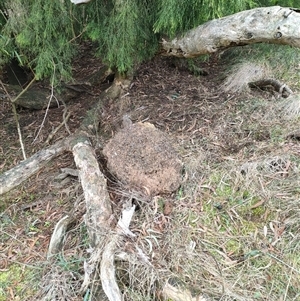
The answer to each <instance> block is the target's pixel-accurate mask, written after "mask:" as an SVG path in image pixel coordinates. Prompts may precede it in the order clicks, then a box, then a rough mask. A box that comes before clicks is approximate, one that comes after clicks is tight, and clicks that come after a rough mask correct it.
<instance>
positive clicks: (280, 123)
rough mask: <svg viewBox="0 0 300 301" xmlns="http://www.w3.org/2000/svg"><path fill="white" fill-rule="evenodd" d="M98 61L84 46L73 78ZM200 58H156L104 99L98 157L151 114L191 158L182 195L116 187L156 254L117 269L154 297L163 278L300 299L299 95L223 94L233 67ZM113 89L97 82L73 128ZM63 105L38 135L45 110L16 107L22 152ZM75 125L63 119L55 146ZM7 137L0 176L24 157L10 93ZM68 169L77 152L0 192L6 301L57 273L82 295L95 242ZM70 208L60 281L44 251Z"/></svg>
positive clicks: (115, 194)
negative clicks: (191, 62) (125, 123)
mask: <svg viewBox="0 0 300 301" xmlns="http://www.w3.org/2000/svg"><path fill="white" fill-rule="evenodd" d="M101 66H102V65H101V64H99V62H98V60H97V59H95V58H93V57H91V56H86V55H85V53H81V55H80V56H78V59H77V60H76V62H75V63H74V74H75V75H76V76H75V77H76V80H78V81H80V80H82V79H84V78H86V77H87V75H89V74H92V73H94V72H97V70H99V69H100V68H101ZM199 67H200V68H201V69H202V70H205V74H206V75H197V74H194V73H193V72H191V71H189V69H188V68H185V67H178V65H174V63H173V61H172V60H171V59H169V58H154V59H153V60H152V61H150V62H147V63H144V64H142V65H141V67H140V68H139V69H138V70H137V72H136V74H135V77H134V80H133V82H132V83H131V85H130V87H129V88H128V90H127V93H125V94H124V95H122V97H121V98H119V99H118V100H117V101H116V100H111V101H110V100H107V101H106V102H104V103H103V105H102V112H101V114H102V116H101V122H100V125H99V132H98V133H97V134H96V136H97V139H98V144H97V145H95V148H96V153H97V155H98V156H99V158H102V155H101V153H102V149H103V147H104V146H105V145H106V144H107V142H108V140H109V139H110V138H111V137H112V136H114V134H115V133H116V132H117V131H118V130H119V129H120V128H121V125H122V118H123V116H124V115H128V116H129V117H130V119H131V120H132V122H133V123H135V122H146V121H147V122H149V123H152V124H153V125H154V126H155V127H156V128H157V129H159V130H161V131H163V132H165V133H167V134H168V135H169V136H170V138H171V139H172V141H174V146H175V148H176V150H177V152H178V154H179V155H180V158H181V160H182V162H183V166H184V170H183V175H182V177H183V182H182V185H181V187H180V189H179V190H178V191H176V192H174V193H173V194H169V195H158V196H155V197H154V198H152V199H147V201H145V199H143V198H142V197H141V199H140V202H139V197H137V196H136V192H135V191H132V190H130V189H128V190H126V188H125V187H124V186H120V187H119V188H118V191H113V190H114V187H115V186H114V185H111V190H112V191H111V197H112V202H113V203H114V206H117V205H116V203H117V202H118V201H119V199H121V197H123V196H130V195H131V196H132V195H133V196H134V198H136V199H137V201H138V202H139V206H138V207H139V209H138V210H137V211H136V214H135V216H134V219H133V223H132V225H131V226H130V228H132V229H131V230H132V232H133V233H135V234H136V235H137V238H135V239H134V241H132V239H130V240H128V242H127V243H126V248H127V251H128V252H129V253H130V252H134V248H133V247H134V246H139V248H140V249H142V250H143V252H144V253H145V255H146V256H147V258H148V259H149V260H150V262H151V263H152V266H151V267H149V266H147V267H145V266H144V265H143V263H137V262H136V263H135V265H133V264H130V263H122V264H120V267H117V278H118V283H119V286H120V288H121V290H122V292H123V294H124V298H125V300H155V298H159V296H157V292H158V291H159V290H161V288H162V287H163V286H164V284H165V283H163V281H165V282H168V281H169V283H172V284H173V285H176V286H177V287H180V288H181V289H182V290H187V291H189V292H192V296H193V297H194V298H196V297H198V299H191V298H190V299H188V298H187V297H186V299H185V300H247V301H250V300H299V299H300V255H299V254H300V252H299V251H300V226H299V220H300V211H299V208H300V177H299V172H300V171H299V168H300V144H299V140H300V132H299V129H300V119H299V114H300V104H299V103H296V102H295V103H294V104H293V106H291V102H289V101H288V99H283V98H280V97H279V96H278V95H277V94H276V93H275V92H272V91H260V90H257V89H256V90H250V89H245V90H243V91H240V92H238V93H237V92H230V91H229V92H228V91H227V92H225V91H224V89H223V83H224V80H225V79H226V76H227V75H228V73H229V68H230V65H229V64H228V61H226V60H225V59H223V57H222V56H219V55H215V56H212V57H210V58H209V59H207V60H206V61H203V62H201V63H199ZM295 72H296V71H295ZM297 72H298V71H297ZM287 84H290V83H287ZM106 88H107V83H103V84H101V85H98V86H92V87H90V90H89V93H88V94H87V93H84V92H83V93H81V94H80V95H78V97H77V98H76V99H73V100H72V101H71V102H69V103H68V104H67V110H68V112H70V113H71V116H70V119H69V120H68V125H69V128H70V130H71V132H74V131H75V130H76V129H77V128H78V126H79V125H80V122H81V121H82V120H83V118H84V117H85V112H86V111H87V110H89V109H90V108H92V106H93V104H95V103H96V102H97V101H98V100H99V95H100V93H101V92H102V91H103V90H104V89H106ZM64 109H65V108H64V106H60V107H59V108H52V109H50V110H49V112H48V113H47V116H46V119H45V123H44V125H43V128H42V129H41V131H40V133H39V135H38V136H37V133H38V130H39V127H40V126H41V124H42V121H43V119H44V116H45V110H39V111H30V110H25V109H19V111H18V113H19V120H20V125H21V128H22V134H23V139H24V143H25V150H26V152H27V156H31V155H33V154H34V153H36V152H37V151H38V150H40V149H42V148H45V147H47V145H45V141H46V139H47V137H48V135H49V134H50V133H51V132H52V131H53V129H55V128H56V127H57V126H58V125H59V124H60V123H61V122H62V116H63V112H64ZM67 135H68V133H67V131H66V129H65V128H64V127H62V128H61V129H60V130H59V131H58V133H56V135H55V136H54V137H53V139H52V141H51V143H53V142H55V141H57V140H59V139H62V138H64V137H66V136H67ZM0 141H1V143H0V172H1V173H2V172H4V171H6V170H8V169H10V168H12V167H13V166H15V165H17V164H18V163H19V162H20V161H21V160H22V153H21V150H20V145H19V141H18V134H17V130H16V125H15V122H14V118H13V114H12V112H11V108H10V104H9V103H8V102H4V101H2V102H1V103H0ZM100 163H101V162H100ZM62 168H73V169H74V168H75V163H74V161H73V158H72V154H71V153H65V154H63V155H62V156H60V157H58V158H56V159H55V160H53V161H52V162H51V163H49V164H47V166H45V167H44V168H43V169H42V170H41V171H40V172H39V173H38V174H36V175H34V176H33V177H31V178H30V179H29V180H28V181H26V182H25V183H24V184H22V185H21V186H20V187H18V188H16V189H14V190H13V191H11V192H9V193H7V194H6V195H4V196H1V197H0V301H2V300H3V301H4V300H37V299H36V298H37V297H36V294H37V292H39V291H41V290H42V287H43V289H45V287H46V286H47V285H50V283H51V285H56V289H57V290H58V291H59V293H57V294H58V295H57V300H88V299H84V298H87V297H86V296H79V295H78V292H79V289H80V285H81V283H82V281H83V278H82V277H83V274H84V273H83V262H84V260H85V259H86V258H87V257H88V253H87V249H88V248H89V246H88V238H87V234H86V229H85V225H84V222H83V216H84V212H85V211H84V210H85V206H84V198H83V194H82V189H81V187H80V184H79V181H78V178H77V177H75V176H71V175H70V176H68V177H66V178H65V179H64V180H62V181H61V180H58V176H59V174H61V169H62ZM70 212H72V214H73V215H74V216H76V220H75V221H74V224H72V227H71V228H70V229H69V230H68V232H67V234H66V238H65V242H64V248H63V252H62V254H61V256H59V258H57V262H56V264H57V265H56V268H57V277H58V278H57V279H56V283H55V284H53V283H54V282H55V281H54V280H53V279H52V280H51V279H50V278H49V271H50V270H51V269H53V265H52V266H51V265H50V266H49V262H47V260H46V255H47V249H48V246H49V241H50V238H51V234H52V232H53V229H54V227H55V225H56V224H57V222H58V221H59V220H60V219H61V218H62V217H63V216H65V215H66V214H70ZM115 218H116V219H118V217H117V216H116V217H115ZM52 272H53V270H52ZM47 275H48V276H47ZM150 275H151V277H150ZM151 279H152V280H151ZM70 287H71V288H72V289H71V290H70ZM60 294H61V295H60ZM62 296H64V298H65V299H62V298H63V297H62ZM60 297H61V299H59V298H60ZM200 297H201V298H202V299H200ZM182 300H183V299H182Z"/></svg>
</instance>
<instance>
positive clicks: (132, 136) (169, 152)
mask: <svg viewBox="0 0 300 301" xmlns="http://www.w3.org/2000/svg"><path fill="white" fill-rule="evenodd" d="M124 126H125V127H124V128H123V129H121V130H120V131H119V132H118V133H117V134H116V135H115V136H114V137H113V138H112V139H111V140H110V141H109V142H108V143H107V145H106V146H105V148H104V150H103V153H104V155H105V156H106V157H107V166H108V168H109V170H110V171H111V172H112V173H113V174H114V175H115V176H116V177H117V178H118V179H119V180H120V181H121V182H123V183H125V184H128V185H130V186H131V187H133V188H135V189H138V190H141V191H146V193H147V194H148V195H156V194H159V193H170V192H173V191H175V190H176V189H177V188H178V187H179V185H180V183H181V169H182V163H181V161H180V159H179V156H178V154H177V153H176V151H175V149H174V148H173V146H172V143H171V141H170V138H169V137H168V136H167V135H166V134H164V133H163V132H162V131H160V130H158V129H156V128H155V127H154V125H153V124H151V123H141V122H138V123H135V124H131V123H127V124H125V125H124Z"/></svg>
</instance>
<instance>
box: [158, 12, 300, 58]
mask: <svg viewBox="0 0 300 301" xmlns="http://www.w3.org/2000/svg"><path fill="white" fill-rule="evenodd" d="M299 24H300V10H296V9H292V8H288V7H280V6H271V7H263V8H255V9H251V10H246V11H242V12H239V13H236V14H234V15H231V16H227V17H224V18H221V19H215V20H212V21H209V22H206V23H204V24H202V25H200V26H198V27H197V28H194V29H192V30H190V31H188V32H187V33H185V34H184V35H183V37H182V38H175V39H173V40H172V41H166V40H163V42H162V46H163V50H164V51H165V52H164V53H163V54H164V55H168V56H177V57H187V58H189V57H197V56H200V55H202V54H209V53H214V52H216V51H217V50H220V49H225V48H229V47H234V46H243V45H247V44H254V43H272V44H282V45H290V46H294V47H298V48H300V31H299Z"/></svg>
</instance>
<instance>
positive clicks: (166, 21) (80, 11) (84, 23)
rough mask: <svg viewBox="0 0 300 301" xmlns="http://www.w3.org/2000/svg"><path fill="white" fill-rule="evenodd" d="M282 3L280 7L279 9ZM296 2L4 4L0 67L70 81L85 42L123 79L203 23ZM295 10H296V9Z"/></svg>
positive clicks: (17, 0)
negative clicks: (168, 40)
mask: <svg viewBox="0 0 300 301" xmlns="http://www.w3.org/2000/svg"><path fill="white" fill-rule="evenodd" d="M278 2H280V3H278ZM297 2H299V0H284V1H275V0H261V1H259V0H236V1H227V0H189V1H186V0H92V1H91V2H89V3H88V4H85V5H80V6H75V5H74V4H72V3H71V2H70V0H51V1H49V0H2V3H0V11H1V13H0V65H3V64H4V63H5V62H8V61H10V60H12V59H17V60H18V61H19V63H20V64H23V65H25V66H27V67H30V68H32V70H33V71H34V72H35V75H36V77H37V78H38V79H40V78H44V77H50V76H53V75H55V78H56V80H57V81H59V80H60V79H66V78H68V77H70V75H71V60H72V58H73V57H74V55H75V54H76V49H77V46H78V45H79V44H80V43H81V42H82V41H83V40H91V41H93V42H94V44H95V46H96V49H97V54H98V55H99V57H100V58H101V60H102V61H104V62H106V63H107V64H109V66H110V67H112V68H115V69H116V70H118V71H119V72H121V73H126V72H128V71H130V70H132V69H133V68H134V67H135V66H136V65H137V64H139V63H140V62H142V61H143V60H147V59H149V58H151V57H152V56H153V55H154V54H155V53H156V52H157V51H158V49H159V39H160V37H161V36H162V35H166V36H169V37H172V36H174V35H176V34H180V33H183V32H185V31H186V30H188V29H190V28H193V27H195V26H197V25H199V24H201V23H203V22H205V21H207V20H210V19H213V18H219V17H222V16H224V15H229V14H232V13H235V12H237V11H241V10H245V9H249V8H253V7H257V6H269V5H277V4H279V5H281V6H297ZM298 5H299V4H298Z"/></svg>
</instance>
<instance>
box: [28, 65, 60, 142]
mask: <svg viewBox="0 0 300 301" xmlns="http://www.w3.org/2000/svg"><path fill="white" fill-rule="evenodd" d="M54 76H55V64H54V71H53V76H52V83H51V94H50V98H49V101H48V105H47V108H46V112H45V115H44V118H43V121H42V124H41V126H40V128H39V131H38V133H37V135H36V136H35V138H34V140H33V142H32V143H34V142H35V141H36V140H37V138H38V136H39V135H40V133H41V131H42V128H43V127H44V124H45V120H46V117H47V115H48V111H49V108H50V104H51V101H52V99H53V98H54V99H55V100H56V102H57V104H59V102H58V100H57V98H56V97H55V95H54V84H53V83H54Z"/></svg>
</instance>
